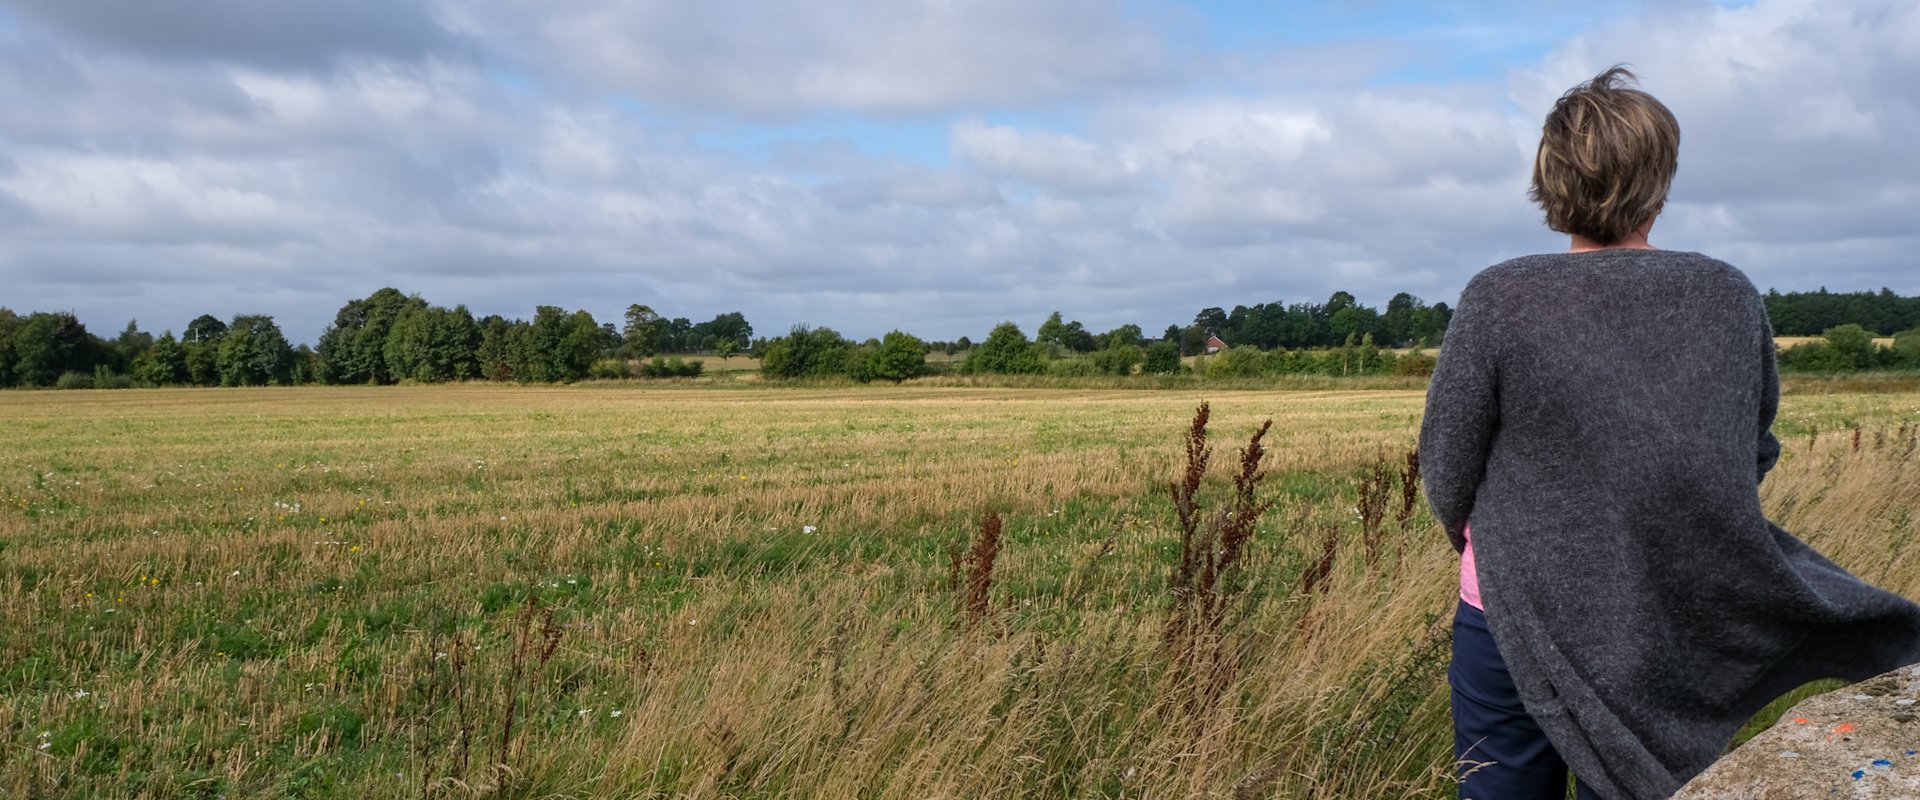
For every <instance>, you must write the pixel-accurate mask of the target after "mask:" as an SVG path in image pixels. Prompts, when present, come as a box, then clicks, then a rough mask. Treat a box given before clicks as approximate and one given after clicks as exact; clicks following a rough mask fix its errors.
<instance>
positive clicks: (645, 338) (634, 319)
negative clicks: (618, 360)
mask: <svg viewBox="0 0 1920 800" xmlns="http://www.w3.org/2000/svg"><path fill="white" fill-rule="evenodd" d="M661 334H662V331H661V320H660V315H659V314H656V313H654V310H653V308H652V307H649V306H644V305H641V304H639V303H634V304H633V305H630V306H627V327H626V329H625V330H624V331H622V332H621V334H620V355H622V356H625V357H627V358H636V359H637V358H646V357H648V356H651V355H653V354H654V353H655V352H658V351H659V349H660V346H659V341H660V338H661Z"/></svg>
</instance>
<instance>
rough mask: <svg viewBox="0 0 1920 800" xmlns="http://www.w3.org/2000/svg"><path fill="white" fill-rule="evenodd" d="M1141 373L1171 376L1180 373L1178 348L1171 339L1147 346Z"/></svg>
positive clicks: (1157, 341) (1160, 340)
mask: <svg viewBox="0 0 1920 800" xmlns="http://www.w3.org/2000/svg"><path fill="white" fill-rule="evenodd" d="M1141 371H1142V372H1145V373H1147V374H1148V375H1172V374H1174V373H1176V372H1179V371H1180V346H1179V345H1177V344H1174V343H1173V340H1171V339H1159V340H1156V341H1154V343H1153V344H1150V345H1147V353H1146V359H1145V362H1144V364H1143V366H1142V367H1141Z"/></svg>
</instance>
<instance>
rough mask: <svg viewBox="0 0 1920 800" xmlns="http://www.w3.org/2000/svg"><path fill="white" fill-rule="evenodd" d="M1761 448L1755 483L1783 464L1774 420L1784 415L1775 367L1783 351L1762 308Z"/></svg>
mask: <svg viewBox="0 0 1920 800" xmlns="http://www.w3.org/2000/svg"><path fill="white" fill-rule="evenodd" d="M1760 333H1761V336H1760V448H1759V463H1758V465H1757V467H1758V469H1757V470H1756V473H1755V475H1754V479H1753V482H1754V483H1759V482H1761V481H1763V480H1766V478H1767V472H1768V471H1769V470H1771V469H1773V465H1774V464H1777V463H1779V462H1780V439H1779V438H1778V437H1775V436H1774V435H1773V418H1774V415H1776V414H1778V413H1780V371H1779V367H1778V366H1777V365H1776V364H1775V360H1776V356H1777V355H1778V352H1779V348H1776V347H1774V344H1773V324H1772V323H1771V322H1769V321H1768V320H1767V311H1766V307H1765V306H1761V307H1760Z"/></svg>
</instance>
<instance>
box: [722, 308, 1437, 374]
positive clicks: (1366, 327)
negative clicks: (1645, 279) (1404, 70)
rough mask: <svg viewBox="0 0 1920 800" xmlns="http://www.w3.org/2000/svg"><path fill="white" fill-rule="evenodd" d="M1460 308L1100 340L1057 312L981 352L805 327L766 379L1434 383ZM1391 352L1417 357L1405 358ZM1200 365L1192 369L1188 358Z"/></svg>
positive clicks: (1264, 312) (1307, 311)
mask: <svg viewBox="0 0 1920 800" xmlns="http://www.w3.org/2000/svg"><path fill="white" fill-rule="evenodd" d="M1452 318H1453V311H1452V310H1451V309H1449V308H1448V307H1447V305H1446V304H1445V303H1437V304H1434V305H1431V306H1429V305H1427V304H1426V303H1425V302H1424V301H1422V300H1420V299H1419V298H1417V297H1414V296H1413V295H1411V294H1407V293H1405V292H1401V293H1399V294H1396V295H1394V296H1393V298H1392V299H1391V300H1389V301H1388V302H1387V308H1386V310H1385V311H1384V312H1382V311H1380V310H1378V309H1375V308H1371V307H1369V306H1365V305H1362V304H1360V303H1359V302H1358V301H1356V300H1355V299H1354V296H1353V295H1352V294H1349V293H1347V292H1335V293H1334V294H1333V295H1332V296H1331V297H1329V298H1328V299H1327V302H1325V303H1291V304H1289V303H1284V302H1272V303H1260V304H1257V305H1253V306H1244V305H1239V306H1234V307H1233V310H1232V311H1226V310H1223V309H1220V308H1204V309H1201V310H1200V312H1199V313H1198V314H1195V315H1194V318H1193V321H1192V322H1191V323H1188V324H1185V325H1181V324H1173V325H1168V326H1167V328H1166V331H1165V332H1164V333H1162V334H1161V335H1160V337H1159V338H1157V339H1156V338H1149V337H1148V336H1147V335H1146V333H1145V332H1144V331H1143V330H1142V329H1141V327H1140V326H1139V325H1135V324H1132V323H1128V324H1125V325H1121V326H1119V327H1116V328H1114V329H1112V330H1109V331H1106V332H1104V333H1097V334H1096V333H1094V332H1093V331H1091V330H1089V329H1088V328H1087V327H1086V326H1085V325H1084V324H1082V323H1081V322H1080V321H1079V320H1068V319H1065V318H1064V317H1063V315H1062V314H1061V313H1060V312H1058V311H1055V312H1053V313H1052V314H1051V315H1049V316H1048V317H1047V319H1046V320H1045V321H1043V322H1041V323H1040V325H1039V327H1038V328H1037V329H1035V331H1034V336H1033V337H1032V338H1031V339H1029V338H1028V337H1027V334H1026V332H1025V331H1023V330H1021V328H1020V326H1019V325H1017V324H1015V323H1013V322H1010V321H1009V322H1002V323H1000V324H999V325H996V326H995V327H994V328H993V329H992V330H991V331H989V332H988V334H987V338H986V339H985V340H983V341H981V342H979V343H977V344H976V343H975V342H973V341H972V340H971V339H969V338H968V337H964V336H963V337H961V338H960V339H958V340H956V341H952V342H931V343H921V342H920V340H919V339H917V338H914V337H913V336H912V335H911V334H907V333H904V332H902V331H893V332H891V333H889V334H887V336H886V337H885V338H882V339H872V340H868V341H866V342H855V341H852V340H849V339H847V338H846V337H843V336H841V335H840V334H839V333H838V332H836V331H834V330H833V329H831V328H824V327H822V328H815V327H811V326H807V325H800V326H796V327H795V328H794V329H793V330H792V331H791V332H789V333H788V334H787V335H786V336H782V337H779V338H775V339H771V340H766V341H764V342H762V343H756V345H755V347H754V350H755V352H756V353H757V354H759V356H760V372H761V374H762V375H763V376H765V377H768V378H821V377H830V376H842V377H848V378H852V379H854V380H857V381H870V380H875V379H886V380H894V381H899V380H904V379H906V378H910V377H914V376H916V375H921V374H926V373H927V372H930V371H932V370H933V369H934V367H931V366H929V365H928V364H927V362H926V361H925V359H924V356H923V355H919V356H916V355H914V354H913V353H912V351H913V350H915V349H916V348H917V349H918V350H919V351H920V352H921V353H922V354H924V353H926V352H930V351H941V352H944V353H946V354H947V355H958V354H960V353H962V352H964V353H965V354H966V355H965V357H964V359H962V360H960V361H959V362H958V364H957V366H953V367H950V369H952V371H955V372H958V373H960V374H963V375H980V374H1000V375H1040V374H1048V375H1056V376H1062V377H1073V376H1092V375H1109V376H1125V375H1136V374H1138V375H1174V374H1181V373H1195V372H1197V373H1200V374H1203V375H1206V376H1209V377H1215V378H1224V377H1258V376H1261V375H1276V374H1317V375H1381V374H1411V375H1422V374H1428V373H1430V372H1431V371H1432V369H1433V366H1432V365H1433V358H1432V356H1429V355H1425V354H1423V353H1421V352H1419V350H1421V349H1424V348H1425V347H1427V346H1430V345H1434V344H1438V343H1439V342H1440V340H1441V339H1442V338H1443V337H1444V336H1445V333H1446V328H1447V323H1448V322H1449V321H1450V320H1451V319H1452ZM1383 345H1384V347H1385V348H1395V347H1399V348H1411V349H1413V350H1414V351H1415V352H1411V353H1406V354H1396V353H1393V352H1390V351H1389V350H1388V349H1383ZM1187 356H1201V357H1202V360H1200V361H1197V362H1194V363H1188V362H1186V361H1183V360H1182V359H1183V357H1187Z"/></svg>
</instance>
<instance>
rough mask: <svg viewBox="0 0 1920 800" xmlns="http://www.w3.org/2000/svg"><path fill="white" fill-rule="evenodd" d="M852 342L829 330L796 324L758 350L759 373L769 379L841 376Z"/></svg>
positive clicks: (845, 371) (845, 367) (844, 370)
mask: <svg viewBox="0 0 1920 800" xmlns="http://www.w3.org/2000/svg"><path fill="white" fill-rule="evenodd" d="M852 350H853V343H852V342H849V341H847V340H846V339H845V338H843V337H841V335H840V334H839V333H838V332H836V331H834V330H833V329H832V328H809V327H807V326H806V325H795V326H793V329H792V330H791V331H788V332H787V335H785V336H782V337H779V338H777V339H774V340H772V341H770V342H768V343H767V346H766V348H765V349H764V350H761V351H760V374H761V375H764V376H766V377H769V378H806V377H825V376H828V375H843V374H846V373H847V372H848V369H847V361H848V355H849V353H850V352H851V351H852Z"/></svg>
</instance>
